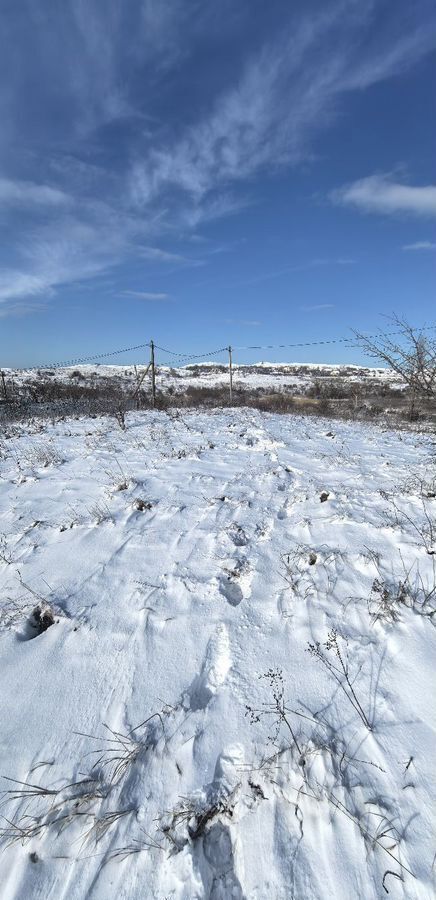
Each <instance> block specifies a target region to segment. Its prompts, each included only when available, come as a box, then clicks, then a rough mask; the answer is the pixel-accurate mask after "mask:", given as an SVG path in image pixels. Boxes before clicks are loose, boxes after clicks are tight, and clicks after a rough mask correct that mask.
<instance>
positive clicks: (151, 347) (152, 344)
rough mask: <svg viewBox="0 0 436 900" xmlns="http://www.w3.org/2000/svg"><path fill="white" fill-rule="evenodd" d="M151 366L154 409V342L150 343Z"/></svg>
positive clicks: (154, 403)
mask: <svg viewBox="0 0 436 900" xmlns="http://www.w3.org/2000/svg"><path fill="white" fill-rule="evenodd" d="M150 366H151V394H152V399H153V409H154V408H155V406H156V372H155V368H154V341H150Z"/></svg>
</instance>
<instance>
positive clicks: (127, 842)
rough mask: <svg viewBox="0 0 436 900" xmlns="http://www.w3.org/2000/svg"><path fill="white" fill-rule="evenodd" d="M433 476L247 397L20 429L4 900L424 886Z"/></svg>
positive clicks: (8, 554) (7, 464)
mask: <svg viewBox="0 0 436 900" xmlns="http://www.w3.org/2000/svg"><path fill="white" fill-rule="evenodd" d="M434 475H435V464H434V442H433V441H432V439H431V438H430V437H428V438H426V437H423V436H422V435H420V436H419V435H412V434H407V433H404V432H403V433H396V432H392V431H382V430H380V429H378V428H375V427H370V426H363V425H356V424H350V423H343V422H340V423H339V422H334V424H332V423H331V422H328V421H327V420H320V419H305V418H299V417H289V416H286V417H285V416H283V417H281V416H275V415H266V414H261V413H258V412H255V411H252V410H228V411H225V412H224V411H216V410H214V411H210V412H192V411H191V412H185V413H184V414H183V415H177V414H176V413H174V412H173V413H172V414H171V415H168V414H165V413H158V412H154V413H153V412H143V413H129V414H128V415H127V416H126V430H125V431H122V430H121V429H120V428H119V427H118V426H117V425H116V423H115V422H114V420H111V419H109V418H108V419H104V418H101V419H80V420H65V421H62V422H59V423H58V424H56V425H53V424H47V425H38V427H35V426H31V425H29V426H28V427H26V428H25V427H20V428H18V427H17V428H14V429H10V430H9V432H8V433H7V434H5V435H4V436H3V437H2V439H1V441H0V585H1V589H0V590H1V592H0V774H1V775H3V776H7V777H8V778H12V779H16V780H17V781H16V782H14V783H13V782H11V781H7V780H6V779H4V780H2V782H1V785H0V787H1V789H2V790H3V791H4V794H3V797H2V805H1V806H0V814H1V815H2V816H3V818H2V819H0V833H1V835H2V844H3V851H2V852H1V854H0V883H1V884H2V892H1V896H2V898H5V900H12V898H21V897H26V898H35V900H36V898H44V900H45V898H56V900H59V898H68V900H70V898H71V900H79V898H85V897H86V898H88V897H89V898H93V900H94V898H95V900H97V898H98V900H107V898H109V897H119V898H126V900H127V898H129V900H131V898H134V900H136V898H138V900H139V898H141V900H142V898H144V897H146V898H148V897H150V898H158V900H164V898H173V900H176V898H177V900H191V898H195V900H200V898H213V900H228V898H240V900H242V898H247V900H248V898H249V900H271V898H273V900H276V898H277V900H285V898H290V897H293V898H295V900H303V898H304V900H312V898H313V900H326V898H330V897H331V898H335V900H336V898H337V900H350V898H354V897H356V898H357V897H359V898H368V900H372V898H379V897H384V896H386V892H387V891H388V892H389V894H390V895H391V896H392V897H394V898H408V900H409V898H419V900H421V898H422V900H425V898H431V897H433V896H434V893H433V891H434V887H433V885H432V863H433V857H434V819H433V818H432V815H433V814H432V810H434V808H435V799H436V776H435V769H434V764H432V756H433V751H434V737H435V730H436V716H435V712H434V707H433V706H432V704H431V690H432V687H433V688H434V682H435V680H434V653H435V643H436V641H435V630H434V624H433V619H434V617H433V616H432V615H431V612H432V609H433V606H432V604H433V603H434V595H433V596H432V595H431V591H432V589H433V588H434V584H435V559H436V557H435V555H434V553H433V550H434V540H435V533H436V531H435V529H436V526H435V509H436V500H435V499H434V490H433V487H434ZM323 492H325V493H326V494H328V496H327V498H326V499H323V500H321V498H324V497H325V493H323ZM432 494H433V496H432ZM42 603H47V604H49V606H50V608H51V609H52V610H53V612H54V615H55V622H54V624H53V625H52V626H51V627H49V628H47V630H45V631H43V632H42V633H38V629H37V628H36V627H35V622H34V619H32V611H33V610H34V608H35V607H36V606H37V605H38V604H42ZM326 644H327V647H326ZM309 645H310V646H311V647H312V652H310V648H309ZM35 785H36V787H35Z"/></svg>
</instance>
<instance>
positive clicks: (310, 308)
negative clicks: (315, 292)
mask: <svg viewBox="0 0 436 900" xmlns="http://www.w3.org/2000/svg"><path fill="white" fill-rule="evenodd" d="M300 309H301V310H302V312H317V311H318V310H321V309H335V304H334V303H313V304H312V305H311V306H300Z"/></svg>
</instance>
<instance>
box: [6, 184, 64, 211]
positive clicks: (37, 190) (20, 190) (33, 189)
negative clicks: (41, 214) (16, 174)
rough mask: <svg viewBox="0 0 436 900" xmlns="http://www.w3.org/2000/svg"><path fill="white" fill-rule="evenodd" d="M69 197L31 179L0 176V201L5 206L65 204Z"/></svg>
mask: <svg viewBox="0 0 436 900" xmlns="http://www.w3.org/2000/svg"><path fill="white" fill-rule="evenodd" d="M71 202H72V201H71V198H70V197H69V196H68V194H66V193H65V192H64V191H61V190H59V188H55V187H51V186H50V185H47V184H35V183H34V182H32V181H16V180H14V179H10V178H0V203H1V204H2V205H3V207H5V206H19V207H26V206H29V205H30V206H33V205H37V206H67V205H69V204H71Z"/></svg>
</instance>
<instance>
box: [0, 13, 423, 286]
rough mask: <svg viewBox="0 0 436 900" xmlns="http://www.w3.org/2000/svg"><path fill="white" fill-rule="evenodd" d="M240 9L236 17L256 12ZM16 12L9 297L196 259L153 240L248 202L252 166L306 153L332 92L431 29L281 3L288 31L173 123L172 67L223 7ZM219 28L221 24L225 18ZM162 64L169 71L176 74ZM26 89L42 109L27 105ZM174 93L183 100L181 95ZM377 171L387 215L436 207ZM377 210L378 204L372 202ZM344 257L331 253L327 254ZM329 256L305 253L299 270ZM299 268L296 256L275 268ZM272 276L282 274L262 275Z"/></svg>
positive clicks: (373, 72) (1, 205)
mask: <svg viewBox="0 0 436 900" xmlns="http://www.w3.org/2000/svg"><path fill="white" fill-rule="evenodd" d="M12 6H13V5H12ZM213 6H214V7H215V5H213ZM242 6H243V10H242V11H241V13H240V15H241V17H242V19H243V16H244V15H251V7H250V4H249V3H247V4H246V6H244V5H243V4H242ZM403 7H404V8H403ZM26 8H27V9H28V21H27V19H26V27H27V29H28V32H29V33H28V36H27V44H26V47H25V48H24V50H23V52H22V53H21V54H17V53H16V46H15V41H14V40H13V37H14V34H15V31H14V29H16V31H17V34H19V33H20V28H21V27H22V21H21V19H19V21H18V22H17V21H15V20H14V22H13V24H12V30H11V32H10V34H9V36H8V34H6V40H5V45H6V49H7V50H8V55H7V58H6V60H5V61H3V63H4V64H6V71H7V73H8V78H7V79H3V80H2V81H0V109H1V110H2V131H1V135H0V140H1V143H2V149H3V148H4V147H7V144H8V141H9V140H10V144H11V147H12V150H11V159H12V165H11V171H15V165H14V162H15V159H14V153H15V151H14V148H15V147H16V146H17V145H18V143H19V142H22V143H23V146H26V147H27V145H26V136H27V131H26V129H27V127H28V128H29V135H28V136H29V147H30V148H31V151H30V152H29V154H28V160H30V163H29V172H30V175H31V177H30V178H29V179H27V180H26V178H20V179H18V178H17V179H15V180H14V179H12V178H8V177H6V175H4V177H3V178H2V179H1V180H0V212H1V211H2V210H5V211H6V210H7V209H11V215H12V216H16V211H17V209H18V208H19V210H20V213H22V219H21V221H20V228H19V230H18V231H17V236H16V240H15V246H14V248H13V251H14V252H13V254H12V256H11V258H12V259H14V264H13V265H8V266H6V267H5V268H4V269H3V270H2V271H1V273H0V301H2V302H11V303H12V302H14V301H15V299H16V298H18V297H26V296H27V297H32V296H34V297H37V296H38V295H44V294H50V292H54V291H56V289H57V288H58V287H59V286H61V285H65V284H71V283H77V282H79V281H82V280H83V279H86V278H93V277H95V276H96V275H98V274H100V273H102V272H104V271H106V270H108V269H110V268H111V267H113V266H115V265H117V264H118V263H122V262H126V261H127V260H131V259H137V260H145V261H146V262H147V263H150V264H152V263H162V264H168V265H174V266H175V267H176V266H193V267H195V266H201V265H205V264H206V259H205V255H204V254H203V256H202V258H201V259H190V258H189V257H187V256H184V255H183V254H181V253H179V252H177V249H178V248H177V245H176V248H175V249H174V250H173V248H172V247H171V246H170V247H169V249H161V248H160V242H161V241H162V242H165V244H167V243H169V242H170V241H171V239H173V240H174V239H175V236H176V235H178V234H180V232H183V231H184V230H186V231H190V230H191V231H192V230H193V229H195V228H196V227H197V226H198V225H199V224H202V223H204V222H209V221H213V220H214V219H218V218H222V217H223V216H229V215H232V214H236V213H238V212H239V211H240V210H241V208H244V207H247V205H250V204H253V203H254V202H256V199H257V198H256V196H255V191H254V187H253V179H254V176H255V175H257V173H259V172H260V171H261V170H263V171H266V172H268V174H269V173H272V172H275V171H277V170H278V169H280V168H281V167H284V166H289V165H295V164H298V163H301V162H302V161H303V160H304V161H305V160H307V159H310V158H311V154H312V149H311V145H312V141H313V138H314V136H315V135H316V134H317V133H318V132H320V130H321V129H323V128H325V127H326V126H328V125H329V124H330V123H331V121H332V119H334V117H335V115H337V112H338V109H339V108H340V101H341V98H342V97H344V96H348V95H349V94H350V92H351V91H361V90H363V89H365V88H367V87H369V86H370V85H373V84H375V83H377V82H379V81H382V80H383V79H386V78H390V77H392V76H395V75H397V74H401V73H403V72H404V71H406V70H407V68H408V67H410V66H411V65H413V64H414V63H415V62H416V61H417V60H419V59H420V58H421V57H422V56H423V55H424V54H425V53H427V52H428V50H429V49H430V46H431V44H432V41H433V35H432V29H431V27H428V25H427V24H426V22H425V21H422V20H421V19H420V16H419V15H417V14H415V13H414V11H413V9H412V8H411V7H410V8H409V6H408V5H407V4H403V5H402V9H403V12H402V13H401V12H400V11H398V8H397V7H396V8H395V15H392V16H390V15H386V16H382V17H381V27H378V24H377V21H378V20H377V14H378V4H377V3H374V2H373V0H361V2H359V3H357V2H350V0H332V2H331V3H328V4H327V3H326V4H323V5H322V9H321V11H320V12H319V11H318V12H316V13H315V12H313V11H311V12H310V14H309V13H308V14H304V13H303V14H301V13H300V12H294V11H293V9H292V8H291V9H290V10H289V14H287V16H286V18H285V17H283V20H281V18H280V16H278V20H277V21H280V22H282V25H283V27H280V31H279V29H278V28H277V29H276V31H275V32H274V31H273V28H272V27H271V29H270V30H269V31H268V35H266V37H265V43H264V45H263V46H262V47H260V49H259V47H258V46H256V48H255V49H253V48H252V50H251V53H250V50H249V47H248V45H247V46H245V45H244V52H243V54H242V53H241V56H240V59H241V62H240V63H239V57H238V61H237V62H235V65H234V67H233V68H232V67H223V72H222V81H221V82H220V87H219V88H218V89H217V88H216V83H214V86H213V89H211V96H210V98H207V103H204V102H203V103H201V102H199V104H198V107H197V106H195V108H194V107H193V109H192V110H191V109H190V113H192V115H190V116H189V117H186V118H189V121H186V119H185V117H184V116H180V115H179V112H180V110H176V112H174V111H173V115H172V116H171V115H168V121H167V111H168V110H170V109H171V108H172V103H171V96H170V92H171V89H175V83H176V81H177V80H178V74H177V75H175V72H176V71H177V73H178V72H179V71H180V72H181V71H182V68H183V67H182V65H181V63H182V62H183V61H184V60H185V59H186V58H188V57H189V54H190V53H191V52H192V50H193V47H194V46H195V42H196V40H198V37H199V35H200V34H203V35H204V34H208V37H209V39H210V34H209V32H210V30H211V28H212V27H213V29H217V28H218V25H217V23H218V22H219V20H220V14H221V12H222V10H221V9H218V10H217V9H215V8H214V9H213V10H212V9H211V8H209V6H207V8H206V7H205V8H203V7H202V5H201V4H199V3H198V2H197V0H192V2H191V3H189V2H187V0H172V2H171V3H167V2H164V0H131V2H130V3H129V13H128V15H125V12H124V7H123V6H122V5H120V3H119V2H118V0H107V3H105V4H104V9H103V8H102V7H101V4H99V3H98V2H94V0H88V2H87V3H85V2H82V0H80V2H73V0H65V3H62V4H58V5H57V6H56V9H54V10H53V11H52V12H51V13H50V15H48V13H46V12H45V11H44V10H43V9H42V8H41V4H40V3H39V2H38V0H28V4H27V7H26ZM404 10H406V12H404ZM230 18H231V17H230ZM222 27H223V28H224V27H229V26H228V24H227V19H226V25H225V26H224V25H223V26H222ZM208 30H209V31H208ZM214 37H215V33H214ZM59 47H62V65H59V52H60V51H59V50H58V48H59ZM17 59H19V60H20V63H19V64H18V63H17ZM42 60H44V65H42V62H41V61H42ZM237 65H239V66H240V67H239V73H238V70H237ZM171 66H176V67H178V68H177V69H175V71H174V72H173V73H172V76H171V77H172V79H173V81H172V82H171V79H169V78H168V73H169V72H170V69H171ZM35 72H36V73H38V72H39V73H40V77H39V81H38V79H36V80H35V81H34V74H35ZM228 72H231V73H232V81H231V82H230V81H229V75H228ZM235 72H236V73H237V74H236V75H235ZM160 79H162V88H163V90H162V94H163V96H164V105H163V108H162V109H163V111H162V109H161V108H160V106H159V97H160V90H159V88H160ZM29 85H32V91H30V92H29ZM144 85H145V86H146V87H144ZM28 95H31V96H32V103H33V102H35V103H36V107H37V109H38V116H34V115H29V116H27V117H25V115H24V113H23V110H24V109H25V105H26V103H29V100H28ZM34 96H35V97H36V101H34V100H33V97H34ZM174 97H175V100H176V103H175V104H173V105H176V106H177V104H178V103H179V99H180V97H179V93H178V89H177V90H175V94H174ZM197 109H198V110H199V111H200V112H197V114H196V110H197ZM23 123H24V124H23ZM29 123H30V124H29ZM123 123H124V125H125V130H123V128H124V125H123ZM107 126H110V128H111V131H110V141H112V137H113V136H114V135H115V134H116V135H117V140H118V141H119V142H118V143H116V141H115V144H114V147H115V148H116V150H119V151H120V152H119V155H118V156H117V154H116V153H114V154H113V158H115V157H116V165H113V166H112V164H111V161H109V162H108V154H107V148H108V146H109V143H110V141H109V143H108V140H107V139H108V132H107V131H105V130H104V129H105V128H106V127H107ZM117 129H118V131H117ZM47 135H48V137H47ZM114 140H115V137H114ZM44 142H46V143H44ZM111 146H112V145H111ZM59 147H63V148H65V147H68V152H64V153H63V152H62V151H59ZM38 148H42V149H38ZM24 169H25V167H24V168H23V171H24ZM36 172H38V177H36V175H35V173H36ZM40 173H41V174H40ZM43 173H44V174H43ZM26 174H28V172H27V169H26ZM50 175H51V176H52V178H50V177H47V176H50ZM373 177H375V176H373ZM378 177H379V178H380V177H382V178H384V179H385V183H384V184H382V185H380V184H379V185H376V186H374V184H372V188H373V190H372V198H373V199H372V201H371V200H369V199H368V197H369V195H370V194H371V190H370V188H371V184H368V183H367V184H366V196H367V204H369V205H370V206H371V209H375V205H376V202H377V201H376V198H375V194H376V193H377V188H378V187H384V188H385V191H384V193H385V206H386V207H389V211H392V212H393V211H394V207H395V208H397V209H398V208H403V209H406V208H407V209H408V210H409V211H410V210H411V209H413V210H414V211H415V212H416V214H417V215H418V210H419V211H420V214H421V213H422V214H424V213H423V210H424V209H426V210H428V212H427V213H426V214H428V215H430V214H431V215H433V214H434V197H433V194H432V193H431V192H432V191H434V190H435V189H434V188H432V187H424V188H412V187H409V188H408V187H407V186H405V185H398V184H396V183H395V182H394V181H393V180H392V179H390V178H389V177H388V176H378ZM363 181H365V179H364V180H363ZM241 184H243V185H244V187H243V189H241ZM354 187H356V185H354ZM360 187H361V191H360V200H359V202H360V204H361V206H360V208H363V205H362V204H363V200H362V183H360ZM351 188H353V186H348V188H347V190H348V191H349V190H350V189H351ZM400 189H401V190H400ZM343 190H344V189H343ZM429 192H430V193H429ZM363 193H365V191H363ZM243 194H244V195H243ZM388 195H389V197H388ZM350 196H351V195H350V194H348V195H347V197H346V198H345V194H344V195H343V196H342V198H341V202H350ZM355 196H356V195H355V194H354V197H355ZM389 198H390V199H389ZM352 202H354V204H355V205H356V200H355V199H354V201H352ZM380 205H381V201H380V198H379V202H378V210H379V211H380ZM5 215H6V213H5ZM37 215H39V216H40V221H39V222H38V221H36V220H37ZM26 216H27V218H26ZM11 243H12V241H11ZM206 255H207V254H206ZM349 262H351V261H347V260H346V259H345V258H344V260H342V261H341V260H340V259H339V258H338V259H337V260H336V261H335V264H336V265H347V264H348V263H349ZM327 264H330V261H328V260H322V259H320V260H312V261H311V262H309V263H307V264H303V268H304V267H312V266H316V265H327ZM298 270H299V266H298V265H295V266H292V265H290V266H289V267H288V268H287V269H285V270H281V271H298ZM276 274H277V275H279V274H281V272H280V271H279V272H277V273H271V274H267V275H265V276H261V277H260V280H263V278H269V277H276ZM254 280H256V279H254ZM246 283H248V282H246ZM145 293H146V292H145Z"/></svg>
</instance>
